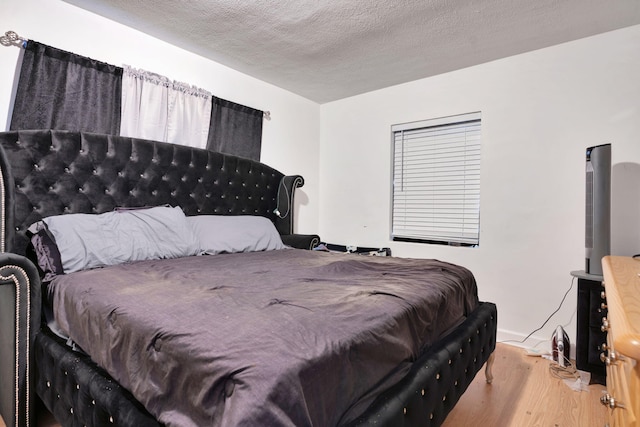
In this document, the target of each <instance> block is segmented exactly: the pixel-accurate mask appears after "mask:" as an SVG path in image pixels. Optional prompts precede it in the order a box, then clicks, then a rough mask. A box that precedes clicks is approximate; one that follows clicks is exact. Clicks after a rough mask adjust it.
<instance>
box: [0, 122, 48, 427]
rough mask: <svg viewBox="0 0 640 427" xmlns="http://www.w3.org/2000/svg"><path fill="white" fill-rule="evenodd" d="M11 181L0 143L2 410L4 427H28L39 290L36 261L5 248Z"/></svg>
mask: <svg viewBox="0 0 640 427" xmlns="http://www.w3.org/2000/svg"><path fill="white" fill-rule="evenodd" d="M3 135H6V137H9V138H17V135H16V134H13V133H11V134H9V133H7V134H3ZM3 137H4V136H3ZM13 186H14V182H13V177H12V175H11V171H10V165H9V164H8V163H7V158H6V156H5V153H4V149H3V148H2V147H1V146H0V390H2V392H1V393H0V415H1V416H2V419H3V420H4V422H5V424H6V425H7V426H8V427H28V426H31V425H34V426H35V423H34V421H35V414H34V411H33V404H32V402H33V401H34V398H35V390H34V389H33V378H34V376H33V363H32V362H33V357H32V352H31V346H32V344H33V342H34V340H35V336H36V334H37V332H38V330H39V328H40V292H41V290H40V276H39V274H38V270H37V269H36V267H35V265H33V263H31V262H30V261H29V260H28V259H27V258H25V257H23V256H21V255H17V254H13V253H10V252H7V251H8V250H11V242H12V237H13V235H14V229H13V226H14V224H13V222H14V216H13V209H14V204H15V202H14V194H13V191H12V190H13Z"/></svg>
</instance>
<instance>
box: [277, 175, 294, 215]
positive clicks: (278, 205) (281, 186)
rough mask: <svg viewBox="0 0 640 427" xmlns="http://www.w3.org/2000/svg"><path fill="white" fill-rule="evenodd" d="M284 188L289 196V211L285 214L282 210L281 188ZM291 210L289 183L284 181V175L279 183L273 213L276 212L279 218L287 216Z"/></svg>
mask: <svg viewBox="0 0 640 427" xmlns="http://www.w3.org/2000/svg"><path fill="white" fill-rule="evenodd" d="M281 188H284V192H285V195H286V196H287V211H286V212H285V213H284V215H283V214H282V213H281V212H280V189H281ZM290 210H291V205H290V199H289V190H288V189H287V185H286V184H285V183H284V177H283V178H282V179H281V180H280V182H279V183H278V194H277V195H276V208H275V209H274V211H273V213H274V214H276V216H277V217H278V218H286V217H287V215H289V211H290Z"/></svg>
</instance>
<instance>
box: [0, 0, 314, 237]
mask: <svg viewBox="0 0 640 427" xmlns="http://www.w3.org/2000/svg"><path fill="white" fill-rule="evenodd" d="M0 16H2V20H1V22H2V27H3V28H0V32H1V33H2V34H4V32H5V31H8V30H13V31H15V32H16V33H18V34H19V35H20V36H22V37H25V38H29V39H32V40H36V41H39V42H41V43H44V44H47V45H49V46H53V47H57V48H59V49H63V50H67V51H70V52H74V53H77V54H80V55H83V56H88V57H91V58H93V59H96V60H99V61H103V62H107V63H110V64H114V65H119V66H122V64H128V65H131V66H133V67H136V68H143V69H145V70H148V71H152V72H155V73H159V74H162V75H165V76H167V77H169V78H170V79H173V80H179V81H182V82H186V83H189V84H193V85H196V86H198V87H201V88H203V89H206V90H208V91H210V92H211V93H213V94H214V95H215V96H218V97H220V98H224V99H228V100H230V101H233V102H237V103H239V104H243V105H248V106H250V107H253V108H257V109H260V110H269V111H271V117H272V120H271V121H265V122H264V127H263V139H262V161H263V162H264V163H267V164H269V165H271V166H273V167H275V168H276V169H278V170H280V171H281V172H283V173H285V174H300V175H303V176H304V178H305V181H306V183H305V186H304V187H303V188H302V189H300V190H299V192H297V193H296V205H297V206H296V209H297V211H296V212H297V217H298V220H297V221H296V222H297V224H296V231H297V232H301V233H315V232H316V231H317V229H318V202H319V195H318V192H319V183H318V160H317V155H318V142H319V140H318V138H319V105H318V104H316V103H314V102H312V101H309V100H307V99H305V98H302V97H300V96H297V95H294V94H292V93H291V92H288V91H285V90H283V89H280V88H277V87H275V86H273V85H270V84H267V83H264V82H262V81H260V80H257V79H254V78H252V77H249V76H247V75H245V74H242V73H239V72H237V71H234V70H232V69H230V68H227V67H224V66H222V65H220V64H218V63H215V62H212V61H210V60H207V59H205V58H203V57H200V56H198V55H195V54H192V53H190V52H187V51H185V50H183V49H179V48H177V47H175V46H172V45H169V44H167V43H164V42H162V41H160V40H158V39H155V38H153V37H150V36H148V35H146V34H143V33H141V32H138V31H135V30H133V29H131V28H128V27H125V26H123V25H120V24H118V23H115V22H114V21H110V20H108V19H105V18H102V17H100V16H98V15H95V14H93V13H89V12H87V11H85V10H83V9H80V8H78V7H75V6H72V5H70V4H68V3H64V2H62V1H60V0H22V1H4V0H3V1H1V2H0ZM20 52H21V49H19V48H17V47H1V46H0V129H2V130H8V127H9V125H8V117H9V111H10V108H11V105H10V103H11V99H12V91H13V90H14V88H13V82H14V75H15V74H16V66H17V63H18V56H19V54H20Z"/></svg>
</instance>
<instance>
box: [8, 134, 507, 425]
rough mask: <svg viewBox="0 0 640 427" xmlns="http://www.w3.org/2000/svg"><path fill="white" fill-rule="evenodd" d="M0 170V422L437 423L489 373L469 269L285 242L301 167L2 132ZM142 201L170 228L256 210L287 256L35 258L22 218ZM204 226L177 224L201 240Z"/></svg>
mask: <svg viewBox="0 0 640 427" xmlns="http://www.w3.org/2000/svg"><path fill="white" fill-rule="evenodd" d="M0 171H1V174H0V181H1V182H0V189H1V191H2V194H1V196H2V197H1V201H2V205H1V206H0V209H1V210H2V221H1V227H2V241H1V242H0V243H1V245H2V252H3V253H2V254H1V255H0V304H1V307H0V342H1V343H2V345H1V346H0V386H1V387H2V389H3V390H7V389H11V388H12V387H13V388H14V393H13V394H12V393H3V394H2V396H0V414H1V415H2V417H3V418H4V420H5V422H7V424H8V425H9V426H12V425H15V426H28V425H30V424H34V417H35V409H34V408H35V405H36V401H37V400H38V399H39V400H41V401H42V402H43V403H44V405H45V406H46V407H47V408H48V409H49V410H50V411H51V412H52V413H53V414H54V416H55V417H56V419H57V420H58V421H59V422H60V423H61V424H62V425H63V426H76V425H77V426H83V425H87V426H102V425H105V426H107V425H118V426H157V425H162V424H166V425H256V424H262V425H344V426H359V425H386V426H438V425H440V424H442V422H443V421H444V419H445V418H446V415H447V414H448V413H449V412H450V411H451V409H452V408H453V406H454V405H455V403H456V402H457V401H458V399H459V398H460V396H461V395H462V393H464V391H465V390H466V388H467V386H468V385H469V384H470V382H471V381H472V380H473V378H474V377H475V375H476V373H477V372H479V371H480V369H481V368H482V367H483V366H484V365H485V364H486V375H487V381H488V382H490V381H491V378H492V377H491V363H492V359H493V358H492V354H493V350H494V349H495V341H496V325H497V310H496V307H495V305H494V304H492V303H488V302H481V301H478V300H477V289H476V287H475V280H474V279H473V276H472V275H471V274H470V272H468V271H467V270H466V269H464V268H463V267H460V266H455V265H452V264H448V263H444V262H440V261H436V260H403V259H398V258H393V257H364V256H361V255H348V254H331V253H322V252H320V251H313V250H310V249H312V248H313V247H314V246H315V245H317V243H318V242H319V238H318V236H316V235H297V234H294V233H293V224H294V221H293V214H294V209H293V206H294V193H295V189H296V188H299V187H302V186H303V185H304V180H303V178H302V177H301V176H297V175H296V176H285V175H283V174H282V173H280V172H278V171H277V170H275V169H273V168H271V167H269V166H267V165H264V164H261V163H258V162H254V161H250V160H246V159H241V158H237V157H234V156H228V155H224V154H221V153H214V152H208V151H205V150H200V149H195V148H190V147H185V146H177V145H171V144H166V143H161V142H155V141H145V140H140V139H132V138H125V137H115V136H107V135H96V134H88V133H75V132H66V131H51V130H40V131H18V132H4V133H0ZM158 209H160V210H162V212H164V213H166V212H169V213H170V214H171V215H173V214H174V213H176V210H179V211H180V213H182V215H183V216H184V218H185V221H187V222H189V221H191V222H193V221H201V220H207V221H208V218H210V217H212V216H213V217H215V218H216V220H219V219H221V218H222V217H226V218H227V219H230V218H240V219H243V218H244V219H250V220H251V221H253V220H254V219H256V218H261V219H262V220H264V219H265V218H266V219H267V220H268V221H267V222H268V223H269V224H268V227H271V228H272V229H273V230H274V231H275V233H276V234H277V235H278V239H276V240H281V243H282V244H283V245H286V246H287V248H277V249H276V250H255V251H253V250H252V251H239V252H237V253H234V251H225V250H221V251H220V252H221V253H220V254H218V255H197V254H195V253H192V252H189V254H190V256H175V257H170V259H160V260H158V259H157V258H158V257H155V258H153V259H144V260H141V261H139V262H133V263H131V262H128V263H124V264H114V265H110V266H107V267H100V268H89V269H82V268H81V269H80V270H79V271H77V272H72V273H68V274H58V275H55V274H53V275H47V274H46V272H45V270H46V269H47V268H43V264H42V262H41V259H40V258H34V257H33V253H32V252H33V250H34V249H33V247H34V243H33V242H34V240H33V234H34V229H33V224H34V223H39V222H41V221H47V222H48V223H49V224H50V226H53V228H54V231H55V223H56V222H57V221H61V222H64V221H65V220H66V219H69V218H79V217H76V216H74V215H78V214H91V215H88V216H89V217H90V218H89V220H93V219H95V218H97V217H103V216H108V215H109V214H111V213H113V212H119V211H122V212H125V213H127V214H130V215H133V216H136V215H138V216H140V215H142V216H144V215H151V214H152V212H157V210H158ZM164 213H163V215H164ZM65 215H66V216H65ZM154 215H155V214H154ZM123 217H124V216H123ZM154 218H155V217H154ZM171 218H172V219H171V221H174V222H173V223H172V224H175V223H176V222H175V221H182V219H181V218H182V216H180V219H179V220H176V219H175V218H174V217H171ZM67 222H72V223H74V224H77V222H76V221H67ZM180 223H181V222H180ZM52 224H53V225H52ZM30 227H31V229H30V232H29V234H28V233H27V230H28V229H29V228H30ZM225 227H226V226H225ZM174 228H175V227H174ZM206 229H207V228H206V227H205V228H204V229H203V230H205V231H202V232H201V233H195V232H194V233H195V235H196V237H197V238H199V239H200V241H202V239H203V237H202V236H203V234H204V233H206ZM173 231H175V230H173ZM187 234H188V233H187V232H181V231H177V232H176V235H177V236H185V235H187ZM57 236H58V240H59V241H58V246H60V247H61V248H63V247H64V244H63V243H61V241H60V239H59V236H60V234H58V235H57ZM103 240H104V239H103ZM98 243H99V242H98ZM172 245H173V246H171V247H172V248H176V247H177V246H176V245H175V244H172ZM35 246H38V244H35ZM178 246H179V245H178ZM201 246H202V244H200V246H199V248H200V249H201ZM69 247H74V246H73V245H70V246H69ZM36 249H37V248H36ZM61 251H63V249H61ZM36 252H37V250H36ZM228 252H232V253H228ZM215 253H217V252H215ZM160 258H167V257H164V256H161V257H160ZM29 259H32V260H35V262H36V263H39V267H36V266H35V264H34V262H32V261H30V260H29ZM49 265H54V263H51V264H47V265H46V266H49ZM46 266H45V267H46ZM68 271H71V270H68ZM65 272H67V270H65ZM428 275H432V276H428ZM41 276H42V277H41ZM425 277H430V278H429V279H427V280H425V279H424V278H425ZM41 278H42V279H43V280H41ZM123 278H126V280H125V279H123ZM150 278H151V280H149V279H150ZM431 282H433V283H431ZM176 283H179V284H180V287H179V288H178V287H177V286H176V285H175V284H176ZM437 283H440V284H441V285H442V284H444V287H442V286H440V287H438V288H436V287H434V288H431V286H435V285H436V284H437ZM134 285H135V286H134ZM427 286H428V287H427ZM176 288H177V290H176ZM88 294H92V295H94V294H95V295H94V296H95V297H94V298H92V299H90V298H85V296H87V295H88ZM249 297H251V299H250V298H249ZM253 298H255V299H253ZM437 298H444V299H441V300H439V299H437ZM444 302H446V304H445V303H444ZM152 303H153V304H155V305H147V304H152ZM150 307H151V308H150ZM154 307H155V308H154ZM158 307H162V313H161V314H159V311H158ZM65 310H66V311H65ZM51 313H55V314H56V319H55V320H56V322H55V323H52V322H51V318H52V316H51ZM142 313H145V316H147V317H142ZM447 313H452V315H451V316H449V315H448V314H447ZM456 313H457V314H456ZM445 314H447V315H445ZM186 315H194V316H195V317H193V318H188V319H187V318H185V317H184V316H186ZM211 316H218V317H215V318H214V319H212V317H211ZM385 318H387V319H386V320H384V319H385ZM133 319H135V321H134V320H133ZM167 319H169V320H167ZM383 320H384V321H383ZM74 323H78V325H76V326H72V325H73V324H74ZM212 325H213V326H212ZM73 328H75V329H73ZM168 328H174V329H168ZM57 329H62V333H60V331H57ZM54 331H57V332H58V333H55V332H54ZM70 331H73V332H71V333H70ZM65 334H68V335H72V336H73V338H72V339H70V338H69V339H66V340H65V338H63V337H65V336H66V335H65ZM204 336H206V337H207V339H208V340H213V341H205V340H204V338H203V337H204ZM100 343H101V344H100ZM141 343H143V344H144V345H141ZM220 343H224V345H222V344H220ZM99 345H106V347H102V348H100V347H99ZM387 345H390V346H391V347H386V346H387ZM94 346H95V347H94ZM223 350H224V351H225V353H222V351H223ZM167 355H169V356H167ZM345 357H346V359H345ZM122 365H125V369H122ZM153 372H156V376H153V375H152V374H153ZM114 378H117V379H118V380H117V381H116V379H114ZM258 380H260V382H256V381H258ZM196 385H197V387H196ZM194 387H195V388H194ZM182 395H185V396H187V397H189V396H191V397H189V398H188V399H185V401H184V402H183V401H182ZM256 408H257V409H256Z"/></svg>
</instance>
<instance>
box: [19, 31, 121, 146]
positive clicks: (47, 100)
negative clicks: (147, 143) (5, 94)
mask: <svg viewBox="0 0 640 427" xmlns="http://www.w3.org/2000/svg"><path fill="white" fill-rule="evenodd" d="M121 99H122V68H121V67H116V66H114V65H110V64H105V63H103V62H99V61H96V60H93V59H91V58H87V57H84V56H80V55H76V54H74V53H70V52H65V51H63V50H60V49H56V48H53V47H50V46H46V45H43V44H41V43H38V42H35V41H32V40H29V41H28V42H27V46H26V47H25V52H24V58H23V61H22V67H21V70H20V80H19V81H18V89H17V92H16V98H15V104H14V107H13V114H12V117H11V130H20V129H66V130H73V131H85V132H95V133H106V134H112V135H119V134H120V104H121Z"/></svg>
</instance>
